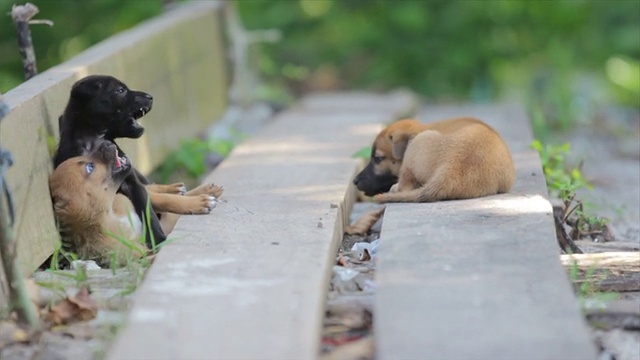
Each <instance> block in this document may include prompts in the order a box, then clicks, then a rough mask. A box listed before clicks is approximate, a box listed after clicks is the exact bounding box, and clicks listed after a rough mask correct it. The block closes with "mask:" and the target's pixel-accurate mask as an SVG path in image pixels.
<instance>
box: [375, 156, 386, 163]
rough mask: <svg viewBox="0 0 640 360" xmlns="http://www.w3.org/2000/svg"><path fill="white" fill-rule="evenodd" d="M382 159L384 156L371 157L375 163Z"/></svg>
mask: <svg viewBox="0 0 640 360" xmlns="http://www.w3.org/2000/svg"><path fill="white" fill-rule="evenodd" d="M382 160H384V156H374V157H373V162H374V163H375V164H380V162H381V161H382Z"/></svg>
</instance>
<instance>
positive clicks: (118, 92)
mask: <svg viewBox="0 0 640 360" xmlns="http://www.w3.org/2000/svg"><path fill="white" fill-rule="evenodd" d="M124 92H125V89H124V88H123V87H121V88H118V90H116V94H124Z"/></svg>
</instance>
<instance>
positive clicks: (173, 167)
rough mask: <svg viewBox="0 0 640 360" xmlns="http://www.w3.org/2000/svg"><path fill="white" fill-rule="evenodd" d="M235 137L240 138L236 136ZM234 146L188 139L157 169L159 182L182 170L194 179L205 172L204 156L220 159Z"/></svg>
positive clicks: (224, 141)
mask: <svg viewBox="0 0 640 360" xmlns="http://www.w3.org/2000/svg"><path fill="white" fill-rule="evenodd" d="M236 137H238V138H239V137H240V135H239V134H236ZM234 145H235V141H233V140H219V139H210V140H201V139H190V140H185V141H183V142H182V143H181V144H180V148H179V149H178V150H176V151H174V152H173V153H171V154H169V156H167V158H166V160H165V162H164V163H163V164H162V166H161V167H160V169H159V176H160V179H159V180H160V182H167V181H168V180H169V177H170V176H171V174H173V173H174V172H176V171H179V170H182V171H184V172H186V174H187V175H188V176H190V177H192V178H194V179H197V178H198V177H200V176H202V175H204V174H205V173H206V172H207V166H206V156H207V154H209V153H216V154H218V155H220V156H222V157H226V156H227V155H229V153H230V152H231V150H232V149H233V147H234Z"/></svg>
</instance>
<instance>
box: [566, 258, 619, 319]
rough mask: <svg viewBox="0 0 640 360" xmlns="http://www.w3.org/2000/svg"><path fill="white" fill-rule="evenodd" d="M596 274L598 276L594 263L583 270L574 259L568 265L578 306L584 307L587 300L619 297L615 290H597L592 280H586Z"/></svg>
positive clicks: (600, 300)
mask: <svg viewBox="0 0 640 360" xmlns="http://www.w3.org/2000/svg"><path fill="white" fill-rule="evenodd" d="M601 274H602V273H601ZM596 276H598V274H597V266H596V265H591V266H589V267H588V268H587V269H586V270H584V271H583V270H581V269H580V266H579V265H578V262H577V261H576V260H573V262H572V263H571V266H570V267H569V279H570V280H571V283H573V284H575V285H574V288H575V291H576V295H577V296H578V301H579V304H580V308H584V307H585V302H586V301H587V300H589V301H599V302H606V301H610V300H617V299H619V298H620V294H618V293H617V292H612V291H598V290H597V287H596V285H595V283H594V282H593V281H588V279H591V278H594V277H596Z"/></svg>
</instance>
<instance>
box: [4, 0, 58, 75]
mask: <svg viewBox="0 0 640 360" xmlns="http://www.w3.org/2000/svg"><path fill="white" fill-rule="evenodd" d="M38 11H40V10H39V9H38V7H37V6H35V5H33V4H31V3H26V4H24V5H13V7H12V8H11V19H13V23H14V24H15V26H16V32H17V33H18V48H19V49H20V55H21V56H22V67H23V69H24V78H25V80H29V79H30V78H32V77H34V76H35V75H36V74H37V73H38V68H37V67H36V53H35V51H34V50H33V42H32V41H31V30H30V29H29V25H30V24H46V25H49V26H53V22H52V21H50V20H31V18H32V17H34V16H35V15H36V14H37V13H38Z"/></svg>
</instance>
